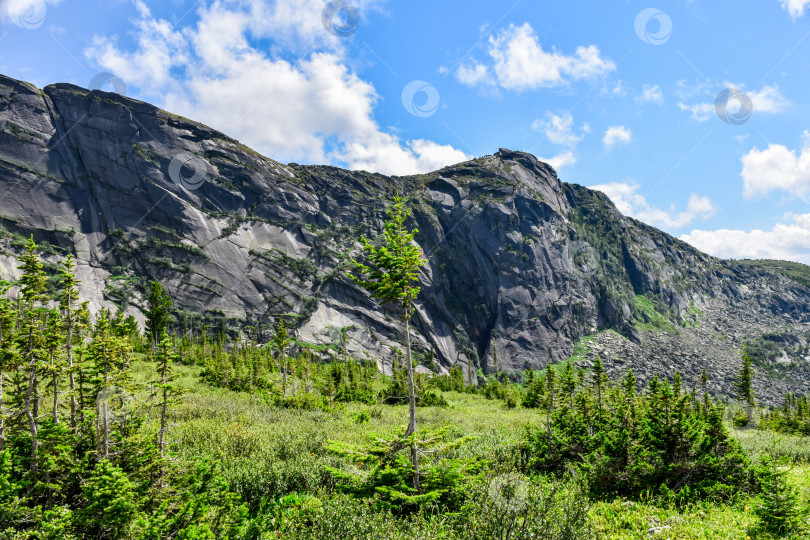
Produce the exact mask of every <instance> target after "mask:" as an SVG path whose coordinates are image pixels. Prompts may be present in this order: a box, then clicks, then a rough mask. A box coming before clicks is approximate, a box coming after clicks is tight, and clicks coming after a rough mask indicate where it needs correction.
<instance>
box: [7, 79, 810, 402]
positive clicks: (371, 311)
mask: <svg viewBox="0 0 810 540" xmlns="http://www.w3.org/2000/svg"><path fill="white" fill-rule="evenodd" d="M0 181H1V182H2V193H0V228H2V229H3V230H4V231H5V235H4V238H3V240H2V243H3V246H4V249H5V251H6V256H3V257H0V273H2V277H4V278H7V279H13V278H14V277H16V276H17V273H16V272H17V271H16V268H15V267H16V263H15V261H14V259H13V257H9V256H8V255H11V254H13V252H15V250H17V249H18V248H19V246H20V238H22V237H27V236H29V235H31V234H33V235H34V238H35V239H36V240H37V241H39V242H43V241H44V242H47V244H49V245H50V246H52V247H53V248H54V250H55V255H54V257H57V256H58V254H59V253H68V252H70V253H73V254H74V255H75V256H76V258H77V260H78V262H79V266H80V268H79V273H80V276H81V277H82V279H83V280H84V283H83V284H82V287H83V289H82V290H83V293H84V294H85V296H86V297H87V298H89V299H90V300H91V304H92V307H93V309H94V310H98V309H100V308H101V307H105V306H107V307H109V306H112V305H113V304H115V305H118V306H119V307H122V308H125V309H127V310H129V311H130V312H132V313H136V314H139V313H140V312H139V308H140V307H141V305H142V302H143V296H142V293H143V291H144V290H145V285H146V283H147V282H148V281H149V280H153V279H156V280H160V281H161V282H162V283H163V284H164V285H165V286H166V287H167V288H168V289H169V291H170V292H171V294H172V296H173V297H174V299H175V305H176V306H177V307H178V308H180V310H181V313H179V316H180V317H181V318H184V321H183V323H182V324H184V325H186V326H187V327H188V328H189V331H197V332H199V331H200V328H201V325H202V324H203V321H205V322H206V324H209V325H210V324H216V321H225V320H229V321H230V323H231V324H235V323H239V324H241V327H242V328H243V329H245V331H247V332H250V334H251V336H254V337H256V338H258V339H262V338H263V337H266V334H267V329H268V328H269V326H271V325H272V324H273V322H274V320H275V318H276V317H277V316H278V315H280V314H287V315H290V316H292V317H294V318H295V319H296V323H295V326H296V332H297V334H298V336H299V338H300V339H304V340H307V341H309V342H313V343H319V344H334V345H335V347H336V348H338V349H343V350H345V351H347V352H348V353H349V354H352V355H354V356H357V357H359V358H366V357H368V358H373V359H375V360H376V361H377V362H378V364H379V365H380V367H381V369H385V367H386V366H390V360H391V356H392V354H393V352H392V349H395V348H398V347H401V345H400V342H401V339H402V338H401V327H400V324H399V322H398V320H397V318H396V315H395V314H394V313H393V312H388V311H385V310H383V309H381V308H380V307H379V306H378V305H376V303H375V302H374V301H372V300H371V299H369V297H368V296H367V295H366V294H365V293H364V292H363V291H362V290H360V289H358V288H357V287H356V286H355V285H354V284H353V283H352V282H351V280H349V279H348V278H347V277H346V276H345V272H346V271H347V270H348V269H349V262H350V260H351V258H352V257H356V256H359V255H360V252H361V251H360V248H359V243H358V241H357V239H358V238H359V236H360V235H366V236H374V235H376V234H378V233H379V231H380V230H381V228H382V224H383V223H384V220H385V206H386V203H387V201H389V200H390V199H391V197H392V196H393V195H394V194H395V193H397V192H399V193H400V194H403V195H404V196H406V197H407V199H408V202H409V205H410V207H411V208H412V209H413V218H412V222H411V224H410V225H411V226H416V227H418V228H419V231H420V232H419V234H418V236H417V241H418V242H419V244H420V246H421V247H422V249H423V250H424V252H425V254H426V256H427V259H428V264H427V265H426V266H425V268H424V271H423V272H422V274H421V286H422V293H421V295H420V297H419V302H418V307H417V311H416V314H415V316H414V319H413V325H414V328H415V331H416V333H417V336H416V338H415V344H416V349H417V358H419V359H420V360H421V361H423V362H424V363H427V359H428V358H429V351H430V350H431V349H432V350H433V352H434V354H435V358H436V361H437V362H438V364H439V365H440V366H441V367H442V368H445V369H446V368H447V367H449V366H451V365H453V364H461V365H462V366H463V368H464V370H465V373H470V372H471V369H472V370H474V369H478V368H481V369H483V370H485V371H489V370H491V369H492V367H493V366H492V357H493V352H494V351H495V350H496V349H497V356H498V364H499V368H500V369H509V370H519V369H524V368H530V367H531V368H540V367H543V366H545V365H547V364H549V363H551V362H558V361H561V360H564V359H566V358H568V357H569V356H570V355H571V354H572V351H573V349H574V344H575V343H576V342H577V341H578V340H580V338H582V337H583V336H587V335H591V334H598V337H597V338H595V339H594V340H593V341H592V342H591V345H594V346H595V347H598V348H596V349H593V348H588V350H587V351H585V352H584V353H583V354H584V356H582V358H581V359H580V363H581V364H582V365H584V366H587V365H588V362H590V361H591V360H592V358H593V357H594V354H596V353H599V354H601V355H602V356H603V358H604V359H605V360H606V361H607V362H608V365H609V368H610V369H611V370H612V371H614V372H618V371H619V370H622V369H625V368H626V367H628V366H631V365H632V366H633V368H634V369H636V371H637V372H638V374H639V375H640V378H641V379H642V380H643V379H645V378H648V377H650V376H652V374H653V373H655V372H660V373H663V374H667V375H670V374H672V373H674V371H675V370H679V371H681V372H682V373H683V374H684V378H685V380H686V382H687V384H689V385H691V384H693V383H695V382H696V381H697V377H698V376H699V374H700V370H701V369H702V368H703V367H704V366H706V367H709V368H710V369H711V370H713V371H714V373H713V375H714V376H715V380H714V381H713V383H712V384H713V385H715V386H716V391H717V392H718V393H719V392H721V391H724V392H728V391H729V390H730V389H731V382H732V381H733V376H734V370H735V369H736V362H737V358H738V356H739V349H740V347H741V345H742V343H743V342H744V341H746V340H752V339H757V338H759V337H760V336H761V335H762V334H764V333H765V332H775V331H784V332H788V331H789V332H790V333H791V335H796V336H800V337H801V339H805V343H806V341H807V340H806V338H807V336H808V328H810V290H808V289H807V288H805V287H803V286H802V285H800V284H799V283H797V282H795V281H793V280H791V279H789V278H787V277H785V276H782V275H780V274H777V273H774V272H772V271H770V270H768V269H765V268H757V267H751V266H746V267H743V266H740V265H738V264H735V263H733V262H729V261H721V260H718V259H715V258H713V257H710V256H708V255H705V254H703V253H701V252H699V251H697V250H695V249H694V248H692V247H690V246H688V245H687V244H685V243H683V242H681V241H679V240H677V239H675V238H672V237H670V236H668V235H666V234H664V233H662V232H661V231H659V230H657V229H654V228H652V227H649V226H646V225H644V224H642V223H640V222H638V221H635V220H633V219H630V218H627V217H625V216H622V215H621V214H620V213H619V212H618V211H617V210H616V208H615V207H614V206H613V204H611V203H610V201H609V200H608V199H607V198H606V197H605V196H604V195H602V194H601V193H598V192H594V191H591V190H588V189H586V188H583V187H580V186H577V185H571V184H565V183H562V182H560V180H559V179H558V178H557V175H556V173H555V171H554V170H553V169H552V168H551V167H550V166H548V165H547V164H545V163H542V162H539V161H538V160H537V159H536V158H535V157H534V156H531V155H529V154H526V153H521V152H513V151H510V150H506V149H501V150H499V151H498V152H497V153H496V154H494V155H491V156H484V157H481V158H478V159H475V160H472V161H469V162H466V163H460V164H458V165H454V166H451V167H446V168H444V169H442V170H440V171H436V172H433V173H430V174H424V175H417V176H409V177H385V176H382V175H379V174H370V173H367V172H363V171H345V170H341V169H338V168H334V167H323V166H300V165H297V164H288V165H283V164H280V163H277V162H275V161H273V160H272V159H268V158H265V157H263V156H261V155H259V154H257V153H256V152H254V151H252V150H250V149H249V148H247V147H245V146H243V145H242V144H240V143H239V142H238V141H236V140H234V139H231V138H229V137H227V136H226V135H223V134H222V133H219V132H217V131H215V130H212V129H210V128H208V127H206V126H204V125H202V124H199V123H196V122H193V121H191V120H187V119H185V118H182V117H179V116H175V115H172V114H170V113H168V112H165V111H162V110H160V109H158V108H156V107H154V106H152V105H149V104H146V103H142V102H139V101H135V100H132V99H129V98H126V97H122V96H119V95H117V94H112V93H107V92H102V91H98V90H94V91H88V90H85V89H82V88H79V87H76V86H72V85H67V84H57V85H52V86H48V87H46V88H45V89H43V90H39V89H37V88H35V87H33V86H31V85H30V84H27V83H24V82H21V81H17V80H14V79H10V78H7V77H2V76H0ZM193 329H196V330H193ZM607 329H612V330H615V332H617V334H606V333H605V332H603V331H604V330H607ZM605 336H607V337H605ZM619 336H621V337H619ZM797 351H799V349H797V348H795V347H793V348H791V349H790V351H788V350H785V351H784V352H785V355H786V358H787V360H785V359H784V358H782V360H781V361H780V362H779V366H782V368H780V369H782V371H779V370H776V371H774V369H776V368H774V369H770V368H769V371H768V370H764V369H763V370H761V373H760V375H759V379H758V380H757V389H758V390H759V392H760V395H761V396H762V397H763V398H764V399H765V400H766V401H768V402H775V401H776V400H777V399H778V397H779V396H778V392H781V391H783V390H786V389H792V390H797V391H806V390H808V382H810V371H809V370H808V369H807V368H806V366H807V362H806V360H805V359H804V357H803V356H802V354H801V353H800V352H797ZM791 354H792V355H793V356H790V355H791ZM777 367H778V366H777ZM718 370H719V371H718ZM785 373H788V374H789V375H784V374H785ZM780 374H781V375H780ZM765 375H769V376H771V377H776V379H773V380H766V378H765ZM779 377H781V378H779ZM773 381H776V382H773ZM713 388H714V387H713Z"/></svg>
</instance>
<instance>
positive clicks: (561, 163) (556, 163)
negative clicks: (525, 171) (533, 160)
mask: <svg viewBox="0 0 810 540" xmlns="http://www.w3.org/2000/svg"><path fill="white" fill-rule="evenodd" d="M538 159H539V160H540V161H543V162H545V163H548V164H549V165H551V166H552V167H554V170H555V171H559V170H560V169H562V168H563V167H567V166H569V165H574V164H575V163H576V162H577V158H576V157H574V153H573V152H563V153H561V154H557V155H556V156H554V157H550V158H538Z"/></svg>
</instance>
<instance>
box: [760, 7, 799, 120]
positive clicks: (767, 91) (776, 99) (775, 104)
mask: <svg viewBox="0 0 810 540" xmlns="http://www.w3.org/2000/svg"><path fill="white" fill-rule="evenodd" d="M809 1H810V0H809ZM748 97H750V98H751V102H752V103H753V105H754V112H755V113H767V114H777V113H780V112H783V111H784V110H785V109H787V108H788V107H790V102H789V101H788V100H787V99H786V98H785V96H783V95H782V92H780V91H779V87H778V86H765V87H763V88H762V90H760V91H759V92H748Z"/></svg>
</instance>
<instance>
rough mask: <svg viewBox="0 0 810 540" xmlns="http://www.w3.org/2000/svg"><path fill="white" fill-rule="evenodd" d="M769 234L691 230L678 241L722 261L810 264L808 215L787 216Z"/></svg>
mask: <svg viewBox="0 0 810 540" xmlns="http://www.w3.org/2000/svg"><path fill="white" fill-rule="evenodd" d="M783 221H785V222H786V223H777V224H776V225H774V227H773V229H771V230H770V231H763V230H760V229H754V230H752V231H741V230H730V229H720V230H716V231H702V230H694V231H692V232H690V233H689V234H684V235H683V236H681V240H683V241H685V242H688V243H690V244H692V245H693V246H695V247H696V248H698V249H700V250H702V251H705V252H706V253H709V254H710V255H714V256H715V257H721V258H724V259H728V258H734V259H779V260H792V261H799V262H803V263H805V264H810V248H808V246H810V214H786V215H785V216H784V217H783Z"/></svg>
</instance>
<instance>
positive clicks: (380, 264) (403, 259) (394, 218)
mask: <svg viewBox="0 0 810 540" xmlns="http://www.w3.org/2000/svg"><path fill="white" fill-rule="evenodd" d="M410 215H411V211H410V210H409V209H406V208H405V203H404V201H403V200H402V198H401V197H400V196H399V195H396V196H395V197H394V203H393V204H392V205H391V207H389V208H388V221H387V222H386V224H385V229H384V231H383V241H382V245H380V246H375V245H373V244H372V243H371V242H369V241H368V240H366V238H365V237H361V238H360V243H361V244H362V245H363V250H364V251H365V252H366V254H367V256H368V258H369V260H370V263H371V264H370V265H369V266H367V265H365V264H362V263H359V262H357V261H356V260H354V259H352V262H353V263H354V265H355V268H356V269H357V270H358V271H359V272H360V274H361V275H360V277H358V276H355V275H353V274H351V273H348V276H349V277H350V278H351V279H352V280H353V281H354V282H355V283H357V284H358V285H360V286H361V287H363V288H364V289H366V290H367V291H368V292H369V293H370V294H371V295H372V296H373V297H374V298H376V299H378V300H380V302H382V303H383V304H394V305H395V306H396V308H397V309H398V311H399V316H400V319H401V320H402V322H403V324H404V326H405V362H406V368H407V370H408V399H409V403H410V415H409V422H408V429H407V431H406V432H405V436H406V437H409V436H411V435H413V433H414V432H415V431H416V394H415V392H414V382H413V362H412V361H411V334H410V326H409V323H410V320H411V316H412V315H413V312H414V309H415V307H414V302H415V300H416V297H417V296H418V295H419V291H420V288H419V287H414V286H412V285H411V284H412V283H413V282H415V281H418V279H419V275H418V272H419V269H420V268H421V267H422V266H423V265H424V259H423V257H422V250H421V249H420V248H419V246H417V245H416V244H415V243H414V237H415V236H416V233H417V232H419V231H418V230H417V229H413V230H411V231H409V230H408V229H407V227H406V225H405V221H406V220H407V219H408V217H409V216H410ZM471 382H472V381H471ZM411 462H412V464H413V467H414V475H413V486H414V489H417V490H419V489H420V485H419V457H418V451H417V448H416V445H411Z"/></svg>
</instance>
